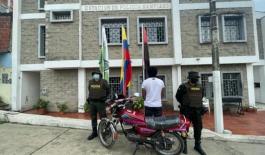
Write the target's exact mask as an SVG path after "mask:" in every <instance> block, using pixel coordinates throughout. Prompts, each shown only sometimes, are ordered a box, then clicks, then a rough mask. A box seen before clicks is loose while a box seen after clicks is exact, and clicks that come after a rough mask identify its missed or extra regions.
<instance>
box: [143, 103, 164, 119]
mask: <svg viewBox="0 0 265 155" xmlns="http://www.w3.org/2000/svg"><path fill="white" fill-rule="evenodd" d="M144 114H145V117H152V116H154V117H159V116H162V107H146V106H145V107H144Z"/></svg>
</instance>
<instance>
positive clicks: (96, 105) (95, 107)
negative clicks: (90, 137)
mask: <svg viewBox="0 0 265 155" xmlns="http://www.w3.org/2000/svg"><path fill="white" fill-rule="evenodd" d="M97 113H99V117H100V119H102V118H104V117H107V114H106V106H105V103H104V101H91V102H90V115H91V120H92V128H93V130H94V129H96V128H97V124H98V123H97Z"/></svg>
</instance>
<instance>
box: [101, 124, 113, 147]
mask: <svg viewBox="0 0 265 155" xmlns="http://www.w3.org/2000/svg"><path fill="white" fill-rule="evenodd" d="M111 128H112V124H111V122H109V121H107V120H105V119H103V120H101V121H100V123H99V125H98V136H99V141H100V143H101V144H102V145H103V146H104V147H106V148H110V147H111V146H112V145H114V144H115V138H114V134H115V133H114V132H113V130H112V129H111Z"/></svg>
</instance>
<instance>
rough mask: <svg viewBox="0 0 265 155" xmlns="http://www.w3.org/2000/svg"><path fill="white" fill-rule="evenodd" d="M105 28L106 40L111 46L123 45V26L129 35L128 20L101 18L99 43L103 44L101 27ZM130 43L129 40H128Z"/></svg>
mask: <svg viewBox="0 0 265 155" xmlns="http://www.w3.org/2000/svg"><path fill="white" fill-rule="evenodd" d="M103 26H104V27H105V30H106V38H107V42H108V43H109V45H121V44H122V30H121V28H122V26H124V28H125V30H126V32H127V38H129V34H128V28H127V26H128V19H127V18H101V19H100V29H99V36H100V37H99V43H100V44H101V27H103ZM128 41H129V40H128Z"/></svg>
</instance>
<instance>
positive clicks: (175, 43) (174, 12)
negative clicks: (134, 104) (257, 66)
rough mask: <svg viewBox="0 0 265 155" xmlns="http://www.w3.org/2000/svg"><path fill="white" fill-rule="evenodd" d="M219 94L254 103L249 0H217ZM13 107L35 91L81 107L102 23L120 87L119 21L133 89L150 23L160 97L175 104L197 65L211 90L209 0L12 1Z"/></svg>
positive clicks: (26, 105)
mask: <svg viewBox="0 0 265 155" xmlns="http://www.w3.org/2000/svg"><path fill="white" fill-rule="evenodd" d="M217 9H218V10H217V13H218V28H219V40H220V63H221V77H222V96H223V97H224V98H225V97H242V98H243V105H244V106H254V105H255V93H254V80H253V64H254V63H255V62H257V61H258V59H259V58H258V55H259V52H258V41H257V29H256V17H255V11H254V10H255V9H254V6H253V1H252V0H233V1H231V0H218V1H217ZM13 11H14V15H13V20H14V21H13V28H14V29H13V37H12V38H13V43H12V44H13V50H12V52H13V53H12V54H13V57H12V66H13V71H12V73H13V78H12V79H13V81H12V90H13V91H12V110H15V111H25V110H28V109H31V108H32V105H33V104H34V103H36V102H37V100H38V99H39V98H42V99H45V100H48V101H50V102H51V104H50V105H49V108H48V109H49V110H50V111H57V108H56V105H55V103H56V102H65V103H67V105H68V107H69V111H71V112H83V105H84V103H85V101H86V97H87V93H88V92H87V84H88V80H89V79H91V73H92V72H93V71H95V70H98V67H99V64H98V63H99V59H98V58H99V52H100V48H101V27H102V26H104V27H105V28H106V34H107V40H108V49H109V56H110V87H111V92H112V93H114V92H116V91H117V89H118V88H119V82H120V66H121V57H122V55H121V49H122V47H121V26H122V25H123V26H125V28H126V31H127V37H128V42H129V49H130V54H131V59H132V60H131V61H132V66H133V81H132V87H131V88H130V91H129V92H130V93H131V94H133V93H134V92H140V91H141V81H142V43H141V41H142V39H141V30H140V25H141V24H144V25H145V26H146V27H147V28H148V37H149V54H150V58H151V59H150V61H151V66H156V67H157V68H158V77H159V78H160V79H162V80H163V81H164V83H165V85H166V93H165V94H163V105H164V106H169V107H172V108H174V109H175V110H177V109H178V103H177V101H176V100H175V97H174V96H175V93H176V91H177V88H178V86H179V85H180V84H181V83H182V82H183V81H186V80H187V73H188V72H189V71H191V70H192V71H198V72H199V73H200V75H201V83H202V85H203V87H204V88H205V92H204V95H205V96H206V97H208V98H210V99H211V98H212V97H213V92H212V82H211V78H209V77H211V76H212V73H211V71H212V67H211V63H212V60H211V37H210V35H211V34H210V17H209V14H208V13H209V3H208V0H16V1H14V7H13Z"/></svg>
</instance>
